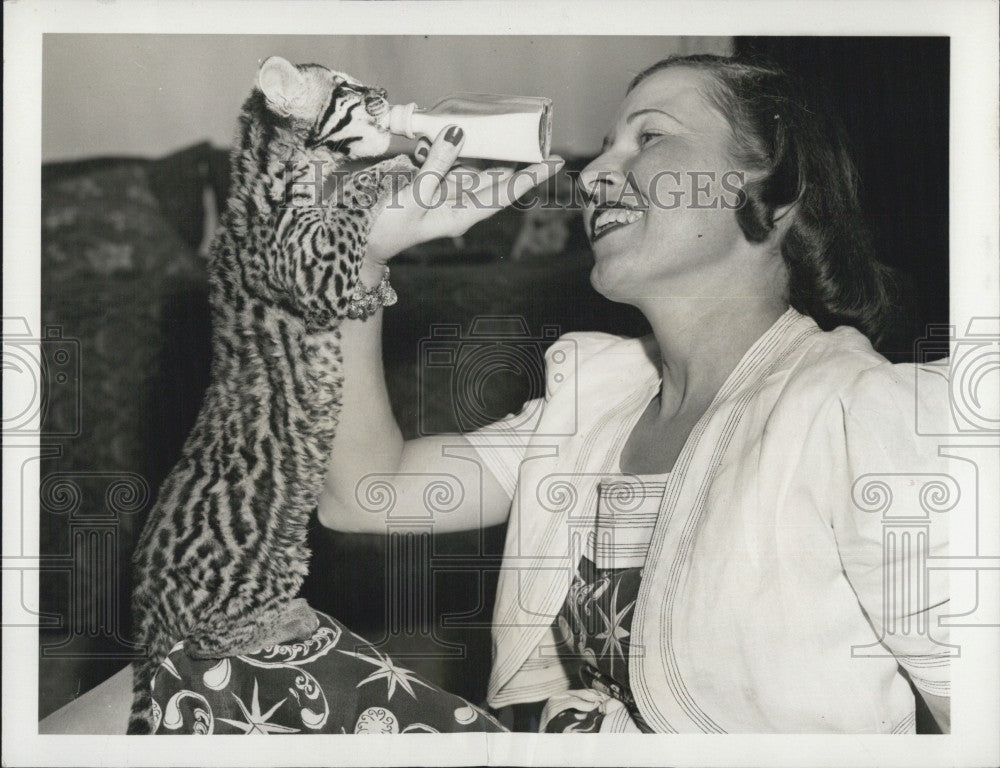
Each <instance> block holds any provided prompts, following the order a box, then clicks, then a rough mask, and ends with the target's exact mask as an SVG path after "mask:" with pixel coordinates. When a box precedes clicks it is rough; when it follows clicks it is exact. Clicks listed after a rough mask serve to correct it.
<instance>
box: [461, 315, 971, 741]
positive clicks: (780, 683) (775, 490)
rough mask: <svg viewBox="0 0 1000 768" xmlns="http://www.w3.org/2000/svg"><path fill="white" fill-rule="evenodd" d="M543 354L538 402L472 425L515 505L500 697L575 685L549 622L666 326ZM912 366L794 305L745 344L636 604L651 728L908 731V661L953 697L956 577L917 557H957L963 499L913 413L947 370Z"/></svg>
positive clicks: (677, 476)
mask: <svg viewBox="0 0 1000 768" xmlns="http://www.w3.org/2000/svg"><path fill="white" fill-rule="evenodd" d="M546 362H547V365H546V371H547V377H548V381H547V391H546V396H545V398H544V399H540V400H537V401H530V402H529V403H528V404H527V405H526V406H525V409H524V410H523V411H522V412H521V413H520V414H517V415H516V416H512V417H508V419H506V420H503V421H501V422H499V423H497V424H495V425H492V426H491V427H488V428H485V429H483V430H480V431H478V432H476V433H472V434H471V435H467V437H468V438H469V440H470V441H471V442H472V443H473V445H474V446H476V448H477V451H478V453H479V455H480V457H481V458H482V459H483V461H484V463H485V465H486V466H487V467H488V468H489V469H490V471H491V472H492V473H493V475H494V476H495V477H496V478H497V479H498V480H499V481H500V483H501V484H502V485H504V486H505V487H506V488H507V489H508V490H509V491H510V492H511V496H512V499H513V502H512V507H511V514H510V522H509V528H508V533H507V541H506V546H505V552H504V564H503V569H502V573H501V576H500V582H499V587H498V592H497V599H496V607H495V612H494V628H493V651H494V665H493V669H492V674H491V678H490V685H489V692H488V700H489V702H490V704H491V705H492V706H495V707H499V706H504V705H507V704H512V703H518V702H525V701H538V700H542V699H546V698H548V697H549V696H552V695H554V694H556V693H558V692H561V691H565V690H567V689H568V688H571V687H578V684H575V686H574V684H571V682H570V681H569V680H568V679H567V678H566V675H565V673H564V672H563V670H562V666H561V664H560V663H559V661H558V658H557V657H556V655H555V652H554V650H553V646H554V644H555V638H554V636H553V634H552V626H553V621H554V618H555V616H556V614H557V613H558V611H559V609H560V607H561V606H562V603H563V601H564V600H565V598H566V594H567V589H568V586H569V580H570V578H571V577H572V574H573V572H574V569H575V566H576V562H577V560H578V558H579V555H580V552H581V551H582V541H584V540H585V537H586V534H587V532H588V531H589V530H591V529H592V528H593V523H594V515H595V511H596V507H597V505H596V494H597V483H598V482H599V480H600V478H601V477H602V476H604V475H607V474H615V473H618V472H619V467H618V462H619V458H620V455H621V451H622V448H623V447H624V445H625V441H626V439H627V438H628V436H629V434H630V432H631V430H632V427H633V426H634V425H635V423H636V422H637V421H638V418H639V416H640V415H641V413H642V412H643V410H644V409H645V408H646V406H647V405H648V403H649V401H650V399H651V398H652V397H653V396H654V395H655V394H656V393H657V391H658V388H659V386H660V367H659V361H658V352H657V347H656V344H655V342H654V340H653V339H652V338H651V337H645V338H641V339H623V338H620V337H616V336H610V335H607V334H594V333H585V334H567V335H565V336H563V337H562V338H561V339H560V340H559V341H557V342H556V343H555V344H554V345H553V346H552V347H551V348H550V349H549V350H548V352H547V353H546ZM914 375H915V367H914V366H901V365H891V364H889V363H888V362H887V361H886V360H885V359H884V358H882V357H881V356H880V355H878V354H877V353H876V352H875V351H874V350H873V349H872V348H871V346H870V344H869V343H868V341H867V339H865V338H864V336H862V335H861V334H860V333H858V332H857V331H855V330H854V329H851V328H846V327H842V328H838V329H836V330H835V331H832V332H823V331H821V330H820V329H819V328H818V327H817V326H816V324H815V323H814V322H813V321H812V319H810V318H808V317H805V316H803V315H801V314H799V313H798V312H796V311H795V310H792V309H789V310H788V311H787V312H786V313H785V314H784V315H783V316H782V317H781V318H780V319H779V320H778V321H777V322H776V323H775V324H774V325H773V326H772V327H771V328H770V329H769V330H768V331H767V332H766V333H765V334H764V335H763V336H761V338H760V339H758V340H757V341H756V342H755V343H754V345H753V346H752V347H751V348H750V349H749V350H748V351H747V353H746V354H745V355H744V357H743V358H742V360H741V361H740V363H739V364H738V365H737V367H736V369H735V370H734V371H733V372H732V374H731V375H730V376H729V378H728V379H727V381H726V383H725V384H724V385H723V387H722V388H721V390H720V391H719V393H718V395H717V396H716V398H715V400H714V401H713V403H712V405H711V406H710V407H709V409H708V411H707V412H706V413H705V415H704V417H703V418H702V419H701V420H700V421H699V422H698V424H697V425H696V426H695V428H694V429H693V430H692V432H691V435H690V437H689V438H688V440H687V443H686V444H685V446H684V448H683V450H682V451H681V453H680V456H679V457H678V459H677V462H676V464H675V466H674V469H673V471H672V473H671V474H670V477H669V481H668V484H667V488H666V492H665V494H664V500H663V504H662V506H661V509H660V514H659V519H658V522H657V525H656V528H655V531H654V533H653V539H652V542H651V544H650V548H649V553H648V557H647V560H646V566H645V569H644V572H643V577H642V585H641V588H640V592H639V596H638V599H637V601H636V605H635V609H634V610H635V613H634V617H633V623H632V630H631V635H632V637H631V640H630V642H631V644H632V645H631V649H632V650H631V654H630V658H629V676H630V681H631V687H632V693H633V695H634V696H635V698H636V701H637V703H638V706H639V709H640V711H641V713H642V715H643V717H644V719H645V720H646V722H647V723H648V724H649V725H650V726H651V727H652V728H653V729H654V730H656V731H660V732H811V733H819V732H841V733H843V732H848V733H886V732H911V731H912V730H913V725H914V717H913V713H914V702H913V696H912V694H911V691H910V689H909V686H908V684H907V683H906V681H905V679H904V677H903V676H902V675H901V674H900V672H899V669H898V667H897V662H898V663H899V664H901V665H902V667H903V668H904V669H905V670H906V671H907V673H908V674H909V675H910V677H911V678H912V679H913V681H914V683H915V684H916V685H917V686H918V687H919V688H921V689H922V690H925V691H927V692H930V693H935V694H939V695H947V694H948V679H949V677H948V672H949V669H948V663H949V662H948V660H949V657H950V655H951V653H952V649H951V648H950V647H949V646H948V645H947V644H946V643H947V634H946V630H944V629H942V628H940V627H938V622H937V618H938V616H939V615H941V614H942V613H943V612H944V611H945V610H946V607H947V606H946V604H947V594H948V592H947V580H946V577H944V572H943V571H934V572H932V573H931V575H930V576H929V575H928V571H927V569H926V568H925V567H924V561H923V558H924V557H925V556H926V555H928V554H930V555H934V556H940V555H943V554H944V552H945V548H946V546H947V535H948V530H949V529H948V517H949V514H954V513H955V509H953V508H952V507H954V502H955V498H957V496H958V492H957V489H956V488H955V487H954V480H951V479H950V478H949V474H948V460H947V459H945V458H941V457H939V455H938V445H939V442H940V440H939V439H938V438H927V437H922V436H921V435H918V434H917V430H916V429H915V423H914V422H915V417H914V414H915V408H916V407H917V398H918V397H919V398H921V399H922V400H923V401H925V402H924V406H925V407H926V405H927V404H928V403H929V404H930V405H931V409H932V410H934V409H937V410H938V411H939V412H941V413H942V414H943V413H945V412H946V410H947V380H946V379H945V378H944V377H939V376H933V377H930V379H931V380H932V381H933V382H937V383H936V384H935V385H934V386H935V387H936V388H935V389H934V391H928V386H922V387H921V388H920V389H919V391H918V389H917V387H916V386H915V381H914ZM921 382H922V383H924V382H923V379H922V380H921ZM952 497H954V498H952ZM949 505H951V506H949ZM949 510H950V511H949Z"/></svg>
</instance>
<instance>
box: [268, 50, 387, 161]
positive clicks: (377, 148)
mask: <svg viewBox="0 0 1000 768" xmlns="http://www.w3.org/2000/svg"><path fill="white" fill-rule="evenodd" d="M257 84H258V87H259V88H260V90H261V91H262V92H263V94H264V96H265V99H266V102H267V106H268V108H269V109H270V110H271V111H272V112H274V113H275V114H277V115H279V116H281V117H287V118H289V119H290V120H291V121H292V124H293V126H294V127H295V128H296V130H298V131H301V132H302V133H303V137H304V142H305V145H306V147H307V148H309V149H325V150H327V151H329V152H330V153H331V154H334V155H341V156H346V157H372V156H374V155H379V154H382V153H383V152H385V151H386V150H387V149H388V147H389V131H388V115H389V105H388V102H387V101H386V93H385V90H383V89H382V88H370V87H368V86H365V85H362V84H361V83H360V82H358V81H357V80H356V79H355V78H353V77H351V76H350V75H348V74H346V73H344V72H334V71H333V70H330V69H327V68H326V67H323V66H320V65H319V64H301V65H295V64H292V63H290V62H288V61H286V60H285V59H282V58H281V57H280V56H272V57H271V58H269V59H268V60H267V61H265V62H264V63H263V64H262V65H261V68H260V72H259V74H258V76H257Z"/></svg>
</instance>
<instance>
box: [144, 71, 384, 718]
mask: <svg viewBox="0 0 1000 768" xmlns="http://www.w3.org/2000/svg"><path fill="white" fill-rule="evenodd" d="M386 108H387V105H386V103H385V92H384V91H382V90H381V89H375V88H367V87H365V86H362V85H361V84H360V83H358V82H357V81H356V80H354V79H353V78H351V77H349V76H348V75H344V74H342V73H337V72H332V71H330V70H328V69H326V68H324V67H320V66H317V65H301V66H295V65H292V64H289V63H288V62H286V61H284V60H283V59H278V58H277V57H275V58H272V59H269V60H268V61H267V62H265V63H264V64H263V65H262V67H261V70H260V73H259V75H258V87H257V88H255V89H254V91H253V93H252V94H251V95H250V97H249V98H248V99H247V101H246V103H245V104H244V106H243V110H242V114H241V116H240V123H239V131H238V135H237V143H236V145H235V147H234V149H233V153H232V160H231V162H232V187H231V189H232V192H231V194H230V197H229V200H228V203H227V206H226V209H225V211H224V213H223V215H222V217H221V219H220V227H219V230H218V232H217V234H216V237H215V240H214V242H213V245H212V250H211V268H210V301H211V309H212V368H211V383H210V384H209V387H208V390H207V392H206V393H205V398H204V402H203V404H202V407H201V411H200V412H199V414H198V418H197V421H196V423H195V425H194V428H193V430H192V431H191V434H190V436H189V437H188V439H187V442H186V443H185V445H184V448H183V450H182V455H181V459H180V461H179V462H178V463H177V465H176V466H175V467H174V468H173V470H172V471H171V473H170V474H169V475H168V477H167V479H166V480H165V481H164V483H163V485H162V487H161V489H160V493H159V496H158V498H157V501H156V504H155V505H154V507H153V509H152V511H151V513H150V517H149V520H148V522H147V523H146V527H145V528H144V530H143V533H142V536H141V537H140V539H139V542H138V545H137V551H136V554H135V557H134V561H133V565H134V573H135V589H134V593H133V598H132V607H133V614H134V621H135V625H134V626H135V639H136V641H137V642H139V643H141V644H142V645H143V646H144V647H145V649H146V650H147V657H146V658H145V659H144V660H142V661H140V662H137V663H136V664H135V667H134V701H133V707H132V715H131V718H130V721H129V727H128V732H129V733H150V732H155V731H156V729H157V727H158V724H159V719H160V718H159V713H158V712H156V711H154V709H155V707H154V705H153V701H152V697H151V687H150V686H151V684H152V680H153V676H154V673H155V671H156V669H157V667H158V666H159V664H160V662H161V661H162V660H163V659H164V658H165V657H166V655H167V654H168V653H169V652H170V650H171V648H173V647H174V645H175V644H176V643H178V642H179V641H184V644H185V650H186V652H187V653H190V654H191V655H193V656H198V657H203V658H218V657H224V656H228V655H233V654H236V653H239V652H249V651H250V650H253V649H255V648H259V647H261V646H263V645H269V644H272V643H273V642H277V641H278V640H280V639H296V635H301V634H304V633H307V632H308V631H309V630H310V629H311V627H310V626H308V619H311V618H312V614H311V612H308V611H306V610H303V609H304V608H306V606H304V604H302V602H301V601H298V600H295V601H294V602H293V600H294V598H295V596H296V594H297V592H298V590H299V588H300V586H301V584H302V581H303V578H304V577H305V575H306V570H307V564H308V554H309V553H308V550H307V547H306V543H305V538H306V537H305V532H306V524H307V520H308V517H309V515H310V513H311V512H312V510H313V509H314V508H315V503H316V499H317V496H318V493H319V491H320V489H321V487H322V483H323V477H324V471H325V465H326V461H327V460H328V457H329V454H330V448H331V443H332V440H333V436H334V431H335V429H336V425H337V418H338V414H339V410H340V402H341V392H340V390H341V382H342V378H341V355H340V350H339V343H338V342H339V338H340V337H339V333H338V331H337V327H338V325H339V323H340V321H341V319H342V318H343V317H344V316H345V312H346V309H347V303H348V298H349V296H350V293H351V291H352V290H353V289H354V287H355V286H356V284H357V279H358V272H359V268H360V264H361V260H362V255H363V252H364V249H365V246H366V242H367V234H368V229H369V227H370V223H371V217H372V210H373V209H372V206H371V205H370V204H369V205H367V206H360V205H357V206H353V205H351V202H352V201H355V202H356V201H357V199H358V197H357V194H356V192H357V188H356V187H354V188H349V189H348V193H347V194H345V195H343V196H342V201H341V203H340V204H338V205H336V206H320V205H316V202H317V201H316V199H314V196H315V192H316V187H315V186H314V185H309V184H308V183H305V182H308V181H311V180H315V179H316V178H317V177H316V176H315V174H316V171H317V167H319V168H322V170H323V171H329V170H331V169H333V168H335V167H338V166H342V165H343V163H344V161H345V160H346V159H347V158H354V157H370V156H373V155H377V154H380V153H382V152H384V151H385V150H386V149H387V147H388V141H389V137H388V133H387V132H386V131H385V130H384V126H383V124H384V120H385V111H386ZM387 162H388V163H389V164H390V165H393V164H395V163H396V162H397V161H387ZM317 163H318V164H319V166H317ZM384 167H385V166H384V165H383V164H379V165H377V166H374V168H375V169H379V170H384ZM368 178H382V179H384V178H385V177H384V176H377V177H373V176H371V175H369V177H368ZM390 181H391V179H390ZM384 187H385V183H384V181H380V182H378V186H377V187H376V188H375V192H376V194H382V193H384ZM350 189H354V191H355V195H354V196H353V197H352V195H351V194H350ZM289 203H290V204H289ZM284 635H287V636H288V637H283V636H284Z"/></svg>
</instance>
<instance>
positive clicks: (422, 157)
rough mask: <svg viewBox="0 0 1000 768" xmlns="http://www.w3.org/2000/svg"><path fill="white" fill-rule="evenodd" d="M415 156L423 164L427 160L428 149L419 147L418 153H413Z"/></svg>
mask: <svg viewBox="0 0 1000 768" xmlns="http://www.w3.org/2000/svg"><path fill="white" fill-rule="evenodd" d="M413 156H414V157H415V158H417V160H419V161H420V162H423V161H424V160H426V159H427V147H423V146H421V147H417V151H416V152H414V153H413Z"/></svg>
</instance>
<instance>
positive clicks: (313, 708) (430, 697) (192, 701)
mask: <svg viewBox="0 0 1000 768" xmlns="http://www.w3.org/2000/svg"><path fill="white" fill-rule="evenodd" d="M316 616H317V617H318V618H319V621H320V624H319V627H318V628H317V630H316V631H315V632H314V633H313V636H312V637H311V638H310V639H309V640H307V641H305V642H301V643H289V644H283V645H275V646H271V647H269V648H264V649H262V650H261V651H258V652H256V653H252V654H248V655H241V656H233V657H230V658H225V659H193V658H191V657H190V656H188V655H187V654H186V653H185V652H184V644H183V643H178V644H177V645H176V646H175V647H174V649H173V650H172V651H171V652H170V654H169V655H168V656H167V658H166V659H165V660H164V661H163V663H162V664H161V665H160V667H159V669H158V670H157V673H156V676H155V677H154V679H153V713H154V718H155V720H156V728H154V731H153V732H154V733H156V734H191V733H196V734H213V733H230V734H250V733H259V734H268V733H359V734H394V733H461V732H472V731H494V732H496V731H504V730H506V729H505V728H504V727H503V726H502V725H500V723H499V722H497V721H496V720H495V719H494V718H493V717H491V716H490V715H489V714H488V713H487V712H485V711H484V710H483V709H480V708H479V707H477V706H475V705H474V704H471V703H470V702H468V701H466V700H465V699H463V698H461V697H459V696H455V695H453V694H450V693H448V692H446V691H444V690H442V689H441V688H439V687H438V686H436V685H434V684H432V683H430V682H428V681H427V680H425V679H423V678H422V677H420V676H419V675H417V674H415V673H414V672H411V671H410V670H408V669H405V668H404V667H401V666H399V665H398V664H396V663H395V662H394V661H393V660H392V659H391V658H389V656H387V655H386V654H385V653H383V652H382V651H380V650H379V649H378V648H376V647H375V646H374V645H372V644H371V643H369V642H367V641H366V640H364V639H363V638H361V637H359V636H358V635H355V634H354V633H353V632H351V631H350V630H348V629H347V628H346V627H344V626H343V625H342V624H341V623H340V622H338V621H337V620H336V619H333V618H331V617H330V616H327V615H326V614H324V613H320V612H319V611H316Z"/></svg>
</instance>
